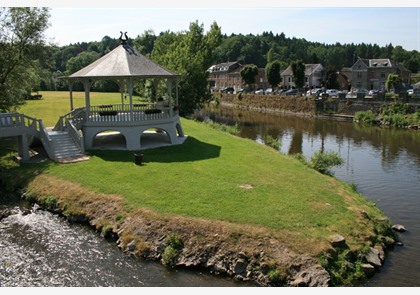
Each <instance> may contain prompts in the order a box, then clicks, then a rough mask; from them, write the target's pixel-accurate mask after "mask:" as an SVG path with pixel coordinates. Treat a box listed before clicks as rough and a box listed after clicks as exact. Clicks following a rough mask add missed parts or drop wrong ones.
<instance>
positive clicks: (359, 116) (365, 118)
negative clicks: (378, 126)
mask: <svg viewBox="0 0 420 295" xmlns="http://www.w3.org/2000/svg"><path fill="white" fill-rule="evenodd" d="M354 121H355V122H358V123H362V124H367V125H373V124H375V123H376V122H377V121H378V120H377V118H376V115H375V114H374V113H373V112H372V111H371V110H368V111H360V112H356V113H355V114H354Z"/></svg>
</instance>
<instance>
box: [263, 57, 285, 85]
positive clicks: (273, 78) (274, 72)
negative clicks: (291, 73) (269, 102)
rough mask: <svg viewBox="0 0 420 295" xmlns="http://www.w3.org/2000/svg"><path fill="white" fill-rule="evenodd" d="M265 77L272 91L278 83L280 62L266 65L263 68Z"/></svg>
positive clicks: (276, 61) (279, 79)
mask: <svg viewBox="0 0 420 295" xmlns="http://www.w3.org/2000/svg"><path fill="white" fill-rule="evenodd" d="M265 75H266V78H267V81H268V83H270V85H271V87H272V88H273V89H274V88H275V87H276V86H277V85H278V84H279V83H280V82H281V76H280V62H279V61H278V60H275V61H273V62H272V63H269V64H267V66H266V67H265Z"/></svg>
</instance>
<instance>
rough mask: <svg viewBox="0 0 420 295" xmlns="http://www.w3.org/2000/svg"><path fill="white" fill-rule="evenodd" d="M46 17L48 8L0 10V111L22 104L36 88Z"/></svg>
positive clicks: (46, 23) (43, 43)
mask: <svg viewBox="0 0 420 295" xmlns="http://www.w3.org/2000/svg"><path fill="white" fill-rule="evenodd" d="M49 16H50V15H49V9H48V8H41V7H39V8H38V7H9V8H7V7H6V8H5V7H3V8H0V64H1V67H0V111H1V112H4V111H10V110H14V109H15V108H16V107H18V106H20V105H22V104H24V103H25V100H24V99H25V97H26V96H27V95H28V94H30V92H31V91H32V89H33V88H34V87H35V85H37V84H38V85H39V72H40V70H39V60H40V59H42V58H43V53H44V46H45V42H44V31H45V30H46V29H47V28H48V18H49Z"/></svg>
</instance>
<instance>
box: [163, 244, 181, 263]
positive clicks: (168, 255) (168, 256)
mask: <svg viewBox="0 0 420 295" xmlns="http://www.w3.org/2000/svg"><path fill="white" fill-rule="evenodd" d="M177 257H178V251H177V250H175V249H174V248H172V247H171V246H167V247H166V248H165V250H164V251H163V254H162V263H163V264H164V265H169V266H174V265H175V260H176V258H177Z"/></svg>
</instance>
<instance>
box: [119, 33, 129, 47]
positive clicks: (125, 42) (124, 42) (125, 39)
mask: <svg viewBox="0 0 420 295" xmlns="http://www.w3.org/2000/svg"><path fill="white" fill-rule="evenodd" d="M120 33H121V36H120V40H121V44H122V45H125V44H127V41H128V37H127V32H125V33H124V37H125V38H124V39H123V32H121V31H120Z"/></svg>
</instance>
